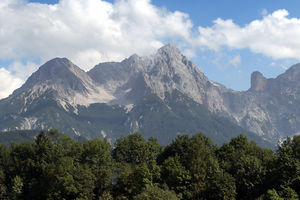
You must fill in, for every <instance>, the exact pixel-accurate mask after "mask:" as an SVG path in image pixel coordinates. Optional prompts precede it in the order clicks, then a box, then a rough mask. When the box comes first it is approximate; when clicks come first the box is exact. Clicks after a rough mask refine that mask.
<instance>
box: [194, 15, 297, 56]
mask: <svg viewBox="0 0 300 200" xmlns="http://www.w3.org/2000/svg"><path fill="white" fill-rule="evenodd" d="M198 30H199V36H198V39H197V44H198V45H199V46H201V47H207V48H209V49H213V50H215V51H218V50H219V49H220V47H221V46H226V47H229V48H234V49H242V48H249V49H250V50H251V51H252V52H254V53H261V54H263V55H266V56H269V57H272V58H274V59H283V58H297V59H299V58H300V38H299V35H300V19H298V18H288V11H286V10H277V11H275V12H273V13H272V14H269V15H266V16H264V17H263V19H261V20H254V21H252V22H251V23H249V24H247V25H245V26H244V27H240V26H239V25H237V24H235V23H234V22H233V21H232V20H223V19H217V20H215V21H214V25H213V26H212V27H199V28H198Z"/></svg>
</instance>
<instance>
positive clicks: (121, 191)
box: [0, 130, 300, 200]
mask: <svg viewBox="0 0 300 200" xmlns="http://www.w3.org/2000/svg"><path fill="white" fill-rule="evenodd" d="M299 195H300V136H294V137H293V138H292V139H291V138H287V139H286V140H285V141H284V142H282V143H281V144H280V145H278V150H277V151H276V152H274V151H273V150H270V149H263V148H261V147H259V146H258V145H257V144H256V143H254V142H249V141H248V139H247V137H246V136H244V135H239V136H238V137H236V138H233V139H232V140H231V141H230V142H229V143H225V144H223V145H222V146H220V147H219V146H216V145H214V144H213V143H212V142H211V140H210V139H209V138H208V137H206V136H204V135H202V134H197V135H195V136H193V137H189V136H185V135H182V136H178V137H177V138H176V139H175V140H174V141H173V142H172V143H171V144H169V145H167V146H165V147H163V146H161V145H159V144H158V143H157V140H156V139H154V138H150V139H149V140H147V141H146V140H145V139H144V138H143V137H142V135H141V134H140V133H135V134H131V135H129V136H127V137H121V138H120V139H119V140H117V141H116V142H115V144H113V146H112V145H111V144H110V143H109V142H108V141H107V140H105V139H104V140H103V139H94V140H90V141H84V142H78V141H76V140H73V139H71V138H69V137H68V136H65V135H60V134H59V133H58V131H56V130H50V131H48V132H47V133H44V132H41V133H40V134H39V135H38V136H37V137H36V139H35V141H34V142H25V143H20V144H17V143H14V144H12V145H11V146H6V145H0V199H28V200H29V199H36V200H38V199H43V200H44V199H97V200H113V199H116V200H126V199H132V200H147V199H149V200H150V199H151V200H177V199H187V200H189V199H191V200H197V199H216V200H218V199H259V200H268V199H270V200H271V199H298V198H299Z"/></svg>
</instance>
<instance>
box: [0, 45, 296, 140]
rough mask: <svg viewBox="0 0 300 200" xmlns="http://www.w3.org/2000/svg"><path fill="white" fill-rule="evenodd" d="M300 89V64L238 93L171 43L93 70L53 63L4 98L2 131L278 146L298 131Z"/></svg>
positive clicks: (259, 76)
mask: <svg viewBox="0 0 300 200" xmlns="http://www.w3.org/2000/svg"><path fill="white" fill-rule="evenodd" d="M299 84H300V64H297V65H294V66H292V67H291V68H289V69H288V70H287V71H286V72H285V73H283V74H281V75H279V76H278V77H277V78H271V79H267V78H265V77H264V76H263V75H262V74H261V73H260V72H254V73H253V74H252V76H251V87H250V89H249V90H247V91H234V90H231V89H228V88H226V87H225V86H223V85H221V84H219V83H216V82H214V81H211V80H209V79H208V78H207V77H206V76H205V75H204V73H203V72H202V71H201V70H200V69H199V68H198V67H197V66H195V65H194V64H193V63H192V62H191V61H189V60H188V59H187V58H186V57H185V56H184V55H182V53H181V52H180V51H179V50H178V48H176V47H175V46H174V45H173V44H168V45H166V46H163V47H162V48H160V49H158V51H157V52H156V53H155V54H153V55H151V56H144V57H140V56H138V55H132V56H131V57H129V58H127V59H125V60H123V61H121V62H106V63H100V64H98V65H96V66H95V67H94V68H92V69H91V70H90V71H88V72H85V71H83V70H81V69H80V68H79V67H78V66H76V65H75V64H73V63H72V62H71V61H69V60H68V59H67V58H54V59H52V60H50V61H48V62H46V63H45V64H43V65H42V66H41V67H40V68H39V69H38V70H37V71H36V72H34V73H33V74H32V75H31V76H30V77H29V78H28V79H27V81H26V82H25V83H24V84H23V86H22V87H21V88H19V89H17V90H15V91H14V92H13V93H12V94H11V95H10V96H9V97H7V98H5V99H2V100H0V131H1V132H4V133H5V132H10V131H16V130H48V129H51V128H56V129H58V130H59V131H61V132H63V133H66V134H68V135H70V136H72V137H78V136H80V137H84V138H87V139H91V138H96V137H104V138H107V139H108V140H109V141H114V140H116V139H117V138H119V137H120V136H121V135H128V134H130V133H132V132H142V133H143V135H144V136H145V137H146V138H149V137H152V136H153V137H156V138H158V140H159V142H160V143H162V144H167V143H169V142H170V141H171V140H173V139H174V138H175V137H176V136H177V135H180V134H195V133H198V132H203V133H204V134H206V135H208V136H210V137H211V138H212V140H213V141H214V142H215V143H218V144H221V143H223V142H225V141H228V140H229V139H230V138H231V137H234V136H237V135H238V134H240V133H244V134H246V135H247V136H248V137H249V138H250V139H253V140H255V141H256V142H258V143H259V144H260V145H263V146H272V145H274V144H276V143H277V141H278V140H280V139H282V138H285V137H287V136H292V135H295V134H298V133H300V123H299V122H300V112H299V109H300V106H299V105H300V87H299V86H300V85H299ZM0 137H1V134H0Z"/></svg>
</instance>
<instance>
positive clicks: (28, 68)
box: [8, 61, 38, 81]
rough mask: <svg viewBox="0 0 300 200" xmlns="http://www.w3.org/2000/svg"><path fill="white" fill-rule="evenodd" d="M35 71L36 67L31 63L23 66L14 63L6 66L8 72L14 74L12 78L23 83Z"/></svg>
mask: <svg viewBox="0 0 300 200" xmlns="http://www.w3.org/2000/svg"><path fill="white" fill-rule="evenodd" d="M37 69H38V65H37V64H35V63H33V62H31V61H27V62H26V63H25V64H23V63H21V62H18V61H16V62H13V63H12V64H10V65H9V66H8V70H9V71H10V72H11V73H12V74H14V76H16V77H18V78H20V79H22V80H24V81H25V80H26V78H28V77H29V76H30V75H31V74H32V73H33V72H35V71H36V70H37Z"/></svg>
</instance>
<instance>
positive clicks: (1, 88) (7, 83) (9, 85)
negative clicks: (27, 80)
mask: <svg viewBox="0 0 300 200" xmlns="http://www.w3.org/2000/svg"><path fill="white" fill-rule="evenodd" d="M0 80H1V84H0V99H1V98H5V97H7V96H8V95H9V94H11V93H12V92H13V91H14V90H15V89H16V88H18V87H20V86H21V85H22V83H23V81H22V80H21V79H19V78H16V77H15V76H13V75H12V74H11V73H10V72H9V71H7V70H6V69H4V68H0Z"/></svg>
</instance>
